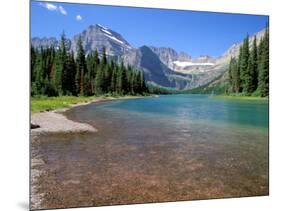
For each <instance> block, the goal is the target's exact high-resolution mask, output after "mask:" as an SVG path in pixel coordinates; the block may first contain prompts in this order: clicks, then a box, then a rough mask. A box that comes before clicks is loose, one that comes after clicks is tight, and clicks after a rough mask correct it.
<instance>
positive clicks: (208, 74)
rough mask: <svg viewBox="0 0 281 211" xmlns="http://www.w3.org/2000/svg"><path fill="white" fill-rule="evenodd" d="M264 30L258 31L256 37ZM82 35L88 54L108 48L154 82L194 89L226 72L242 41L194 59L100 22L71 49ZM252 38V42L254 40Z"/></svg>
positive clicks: (47, 41) (37, 43)
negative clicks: (140, 42)
mask: <svg viewBox="0 0 281 211" xmlns="http://www.w3.org/2000/svg"><path fill="white" fill-rule="evenodd" d="M263 34H264V30H263V31H261V32H258V33H257V34H256V36H257V40H258V41H259V39H260V38H261V37H262V35H263ZM79 37H81V40H82V44H83V47H84V49H85V52H86V54H88V53H90V52H91V51H94V50H96V49H97V50H98V52H100V53H101V52H102V49H103V48H105V49H106V53H107V56H108V57H109V58H110V59H114V60H115V61H121V60H123V61H124V63H125V64H129V65H132V66H134V67H135V68H137V69H139V70H140V71H143V72H144V73H145V79H146V81H148V82H149V83H152V84H154V85H158V86H163V87H170V88H177V89H180V90H182V89H192V88H196V87H198V86H202V85H204V84H207V83H209V82H210V81H212V80H214V79H215V78H217V77H218V76H219V75H222V74H224V73H225V72H226V69H227V67H228V62H229V60H230V58H231V57H237V55H238V53H239V48H240V46H241V43H237V44H233V45H232V46H231V47H230V48H229V49H228V50H227V51H226V52H225V53H224V54H223V55H222V56H220V57H218V58H212V57H210V56H208V55H203V56H200V57H198V58H195V59H194V58H192V57H191V56H189V55H188V54H187V53H184V52H181V53H178V52H176V51H175V50H174V49H172V48H167V47H159V48H158V47H153V46H149V47H148V46H142V47H140V48H133V47H132V46H131V45H130V44H129V43H128V42H127V41H126V40H125V39H124V38H123V37H122V35H121V34H119V33H117V32H115V31H113V30H111V29H109V28H107V27H105V26H102V25H100V24H96V25H90V26H89V27H88V28H87V29H85V30H84V31H82V32H81V33H78V34H76V35H75V36H74V37H73V38H71V39H67V40H66V42H67V43H66V46H67V49H68V50H72V51H73V52H74V53H76V51H77V46H76V44H77V40H78V38H79ZM253 37H254V36H252V37H250V45H251V42H252V40H253ZM31 45H32V46H33V47H35V48H39V47H43V48H44V47H51V46H53V47H55V48H59V41H58V40H57V39H56V38H45V37H44V38H38V37H34V38H32V40H31Z"/></svg>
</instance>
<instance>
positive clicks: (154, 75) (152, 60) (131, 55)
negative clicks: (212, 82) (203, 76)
mask: <svg viewBox="0 0 281 211" xmlns="http://www.w3.org/2000/svg"><path fill="white" fill-rule="evenodd" d="M121 59H122V60H123V61H124V62H125V64H129V65H131V66H134V67H137V68H138V69H140V70H142V71H144V73H145V78H146V80H147V81H148V82H150V83H153V84H156V85H160V86H163V87H176V88H178V89H183V88H184V87H185V86H186V85H187V84H188V82H189V81H190V80H191V76H190V75H185V74H179V73H177V72H174V71H172V70H171V69H169V68H168V67H167V66H166V65H165V64H164V63H163V62H162V61H161V60H160V59H159V57H158V56H157V55H156V54H155V53H154V52H153V51H152V50H151V49H150V48H149V47H147V46H142V47H140V48H138V49H133V50H131V51H130V52H128V53H127V54H125V55H124V56H123V57H122V58H121Z"/></svg>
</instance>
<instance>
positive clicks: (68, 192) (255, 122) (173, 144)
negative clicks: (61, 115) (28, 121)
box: [32, 95, 268, 208]
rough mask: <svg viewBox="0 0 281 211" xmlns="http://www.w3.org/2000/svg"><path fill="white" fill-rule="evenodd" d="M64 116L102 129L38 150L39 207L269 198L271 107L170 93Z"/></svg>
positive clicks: (56, 138)
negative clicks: (41, 163) (263, 196)
mask: <svg viewBox="0 0 281 211" xmlns="http://www.w3.org/2000/svg"><path fill="white" fill-rule="evenodd" d="M65 115H66V116H67V117H68V118H69V119H71V120H74V121H78V122H83V123H88V124H91V125H93V126H94V127H95V128H97V129H98V132H97V133H76V134H49V135H42V136H40V141H39V142H37V143H36V144H34V145H33V146H32V150H34V151H36V153H37V154H38V155H40V158H41V159H42V160H43V161H44V165H41V166H40V167H38V168H40V169H41V170H42V172H44V173H43V174H42V175H41V176H40V178H39V180H38V184H39V189H38V190H39V192H40V193H45V195H44V198H43V202H42V204H41V206H42V207H41V208H63V207H79V206H100V205H112V204H127V203H145V202H162V201H176V200H192V199H209V198H222V197H241V196H260V195H268V102H265V101H246V100H243V101H242V100H239V101H235V100H224V99H210V98H208V96H206V95H167V96H160V97H159V98H142V99H130V100H117V101H112V102H104V103H94V104H89V105H85V106H80V107H75V108H72V109H70V110H68V111H67V112H65Z"/></svg>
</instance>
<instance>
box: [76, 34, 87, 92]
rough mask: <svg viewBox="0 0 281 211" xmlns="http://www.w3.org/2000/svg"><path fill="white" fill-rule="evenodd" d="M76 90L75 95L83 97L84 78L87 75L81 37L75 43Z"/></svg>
mask: <svg viewBox="0 0 281 211" xmlns="http://www.w3.org/2000/svg"><path fill="white" fill-rule="evenodd" d="M76 66H77V72H76V88H77V93H79V95H84V86H85V84H84V83H85V82H84V76H85V74H86V73H87V66H86V59H85V51H84V48H83V45H82V39H81V36H80V37H79V38H78V41H77V58H76Z"/></svg>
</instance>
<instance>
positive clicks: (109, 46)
mask: <svg viewBox="0 0 281 211" xmlns="http://www.w3.org/2000/svg"><path fill="white" fill-rule="evenodd" d="M79 36H80V37H81V39H82V44H83V47H84V49H85V52H86V54H88V53H90V52H91V51H93V50H95V49H97V50H98V51H99V52H102V49H103V48H105V49H106V51H107V55H108V56H111V57H116V58H117V57H120V56H121V55H123V54H124V53H126V52H127V51H129V50H130V49H132V47H131V46H130V44H129V43H128V42H127V41H126V40H125V39H124V38H123V37H122V36H121V35H120V34H118V33H117V32H115V31H113V30H111V29H109V28H107V27H104V26H102V25H100V24H96V25H91V26H89V27H88V28H87V29H86V30H84V31H83V32H81V33H79V34H77V35H75V36H74V37H73V39H72V41H71V43H72V45H71V49H72V50H73V51H74V52H76V51H77V46H76V44H77V41H78V38H79Z"/></svg>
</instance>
